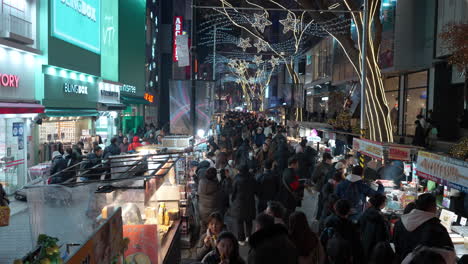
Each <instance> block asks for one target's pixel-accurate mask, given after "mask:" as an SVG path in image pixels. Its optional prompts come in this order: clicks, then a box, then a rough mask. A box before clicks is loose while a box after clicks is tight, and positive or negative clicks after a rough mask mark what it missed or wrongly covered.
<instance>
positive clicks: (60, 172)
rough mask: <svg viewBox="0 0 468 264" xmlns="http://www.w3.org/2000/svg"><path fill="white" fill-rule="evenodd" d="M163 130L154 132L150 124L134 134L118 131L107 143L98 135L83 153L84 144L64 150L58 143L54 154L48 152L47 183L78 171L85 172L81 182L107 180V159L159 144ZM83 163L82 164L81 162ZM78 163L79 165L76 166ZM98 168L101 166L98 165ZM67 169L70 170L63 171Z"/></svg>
mask: <svg viewBox="0 0 468 264" xmlns="http://www.w3.org/2000/svg"><path fill="white" fill-rule="evenodd" d="M165 134H166V133H165V130H164V129H163V128H161V129H156V127H155V126H154V125H153V124H147V125H145V126H144V127H140V128H139V129H137V132H136V133H134V132H133V130H130V131H129V132H128V133H127V134H126V135H124V134H123V133H122V131H119V132H118V134H117V135H115V136H114V137H112V138H111V139H110V142H109V143H108V142H107V141H106V140H105V141H103V140H102V138H101V136H99V135H98V136H96V137H95V138H96V140H95V141H94V142H92V145H91V146H90V149H89V152H88V153H87V154H86V153H85V143H84V142H83V141H79V142H77V143H76V144H74V145H72V147H68V148H64V147H63V144H61V143H59V144H58V149H57V151H54V152H53V153H52V160H51V161H52V165H51V168H50V175H51V176H52V177H50V178H49V181H48V183H49V184H56V183H63V182H65V181H67V180H69V179H72V178H74V177H76V175H77V171H78V170H82V171H83V170H88V171H89V172H88V173H86V174H85V175H83V176H82V177H81V180H83V181H85V180H97V179H100V178H101V175H104V174H105V178H106V179H108V178H110V176H111V175H110V168H109V167H110V164H109V162H106V161H107V160H108V158H109V157H110V156H115V155H120V154H124V153H130V154H131V153H134V152H135V151H136V149H137V148H138V147H141V146H145V145H153V144H161V143H162V140H163V138H164V136H165ZM83 161H84V162H83ZM78 163H81V164H80V166H76V165H77V164H78ZM100 165H102V166H100ZM67 168H70V169H68V170H66V169H67Z"/></svg>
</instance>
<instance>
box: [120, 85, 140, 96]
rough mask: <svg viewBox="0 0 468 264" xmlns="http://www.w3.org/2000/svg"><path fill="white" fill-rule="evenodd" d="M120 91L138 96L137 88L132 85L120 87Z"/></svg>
mask: <svg viewBox="0 0 468 264" xmlns="http://www.w3.org/2000/svg"><path fill="white" fill-rule="evenodd" d="M120 91H121V92H124V93H132V94H136V87H135V86H132V85H127V84H124V85H122V86H120Z"/></svg>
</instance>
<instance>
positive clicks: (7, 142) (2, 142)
mask: <svg viewBox="0 0 468 264" xmlns="http://www.w3.org/2000/svg"><path fill="white" fill-rule="evenodd" d="M26 126H27V124H26V122H25V121H24V119H22V118H0V183H2V184H3V186H4V187H5V190H6V192H7V194H12V193H13V192H14V191H16V190H17V189H18V188H19V187H21V186H22V185H24V184H25V181H26V162H27V159H26V151H27V145H26V144H27V143H26V140H25V139H26V130H27V127H26Z"/></svg>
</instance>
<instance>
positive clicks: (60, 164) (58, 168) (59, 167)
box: [49, 151, 67, 184]
mask: <svg viewBox="0 0 468 264" xmlns="http://www.w3.org/2000/svg"><path fill="white" fill-rule="evenodd" d="M66 168H67V161H66V160H65V159H64V158H63V156H62V154H60V152H58V151H54V152H53V153H52V167H51V168H50V176H53V177H52V178H51V180H50V181H49V183H50V184H54V183H61V182H63V181H64V179H63V177H62V176H63V175H62V171H63V170H64V169H66ZM56 173H57V174H56ZM54 174H56V175H54Z"/></svg>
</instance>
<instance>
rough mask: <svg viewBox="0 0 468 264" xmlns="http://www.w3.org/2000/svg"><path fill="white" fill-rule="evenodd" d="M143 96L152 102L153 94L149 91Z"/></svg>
mask: <svg viewBox="0 0 468 264" xmlns="http://www.w3.org/2000/svg"><path fill="white" fill-rule="evenodd" d="M143 98H144V99H145V100H146V101H148V102H150V103H153V102H154V95H151V94H149V93H145V96H144V97H143Z"/></svg>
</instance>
